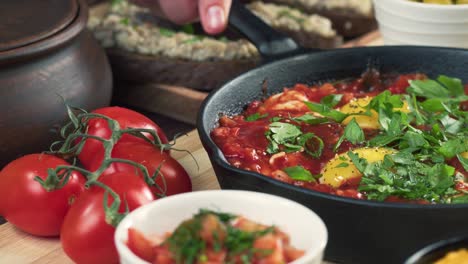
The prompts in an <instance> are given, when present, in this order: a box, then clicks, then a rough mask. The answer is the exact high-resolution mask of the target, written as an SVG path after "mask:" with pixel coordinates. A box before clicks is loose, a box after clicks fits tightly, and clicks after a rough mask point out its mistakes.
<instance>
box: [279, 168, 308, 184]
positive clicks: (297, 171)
mask: <svg viewBox="0 0 468 264" xmlns="http://www.w3.org/2000/svg"><path fill="white" fill-rule="evenodd" d="M283 171H284V172H286V173H287V174H288V175H289V177H290V178H291V179H293V180H296V181H307V182H315V181H316V180H315V178H314V176H312V173H310V171H308V170H306V169H305V168H304V167H302V166H295V167H287V168H284V169H283Z"/></svg>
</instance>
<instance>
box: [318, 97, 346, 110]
mask: <svg viewBox="0 0 468 264" xmlns="http://www.w3.org/2000/svg"><path fill="white" fill-rule="evenodd" d="M341 98H343V95H342V94H330V95H327V96H324V97H323V98H322V99H321V100H320V103H321V104H324V105H326V106H328V107H330V108H333V107H335V106H336V105H337V104H339V103H340V102H341Z"/></svg>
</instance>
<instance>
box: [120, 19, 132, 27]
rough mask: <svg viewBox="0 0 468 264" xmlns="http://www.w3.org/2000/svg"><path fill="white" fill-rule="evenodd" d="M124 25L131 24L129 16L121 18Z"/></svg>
mask: <svg viewBox="0 0 468 264" xmlns="http://www.w3.org/2000/svg"><path fill="white" fill-rule="evenodd" d="M120 23H121V24H122V25H125V26H128V25H129V24H130V19H129V18H128V17H124V18H122V19H121V20H120Z"/></svg>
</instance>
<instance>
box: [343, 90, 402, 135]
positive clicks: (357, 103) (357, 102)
mask: <svg viewBox="0 0 468 264" xmlns="http://www.w3.org/2000/svg"><path fill="white" fill-rule="evenodd" d="M371 100H372V97H369V96H367V97H364V98H358V99H353V100H351V101H350V102H349V103H347V104H346V105H344V106H343V107H341V109H340V112H342V113H344V114H356V115H351V116H348V117H347V118H345V119H344V120H343V122H342V123H343V124H344V125H347V124H348V123H349V122H350V121H351V120H352V119H353V118H354V119H355V120H356V122H357V123H358V125H359V126H360V127H361V128H365V129H379V128H380V124H379V114H378V113H377V112H376V111H374V110H370V115H362V114H363V113H365V112H366V106H367V105H368V104H369V103H370V101H371ZM393 110H394V111H400V112H403V113H409V112H410V110H409V106H408V103H407V102H406V101H403V106H402V107H400V108H395V109H393Z"/></svg>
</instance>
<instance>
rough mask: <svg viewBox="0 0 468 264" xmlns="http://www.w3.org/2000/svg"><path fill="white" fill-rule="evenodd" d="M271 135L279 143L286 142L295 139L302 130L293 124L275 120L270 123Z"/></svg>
mask: <svg viewBox="0 0 468 264" xmlns="http://www.w3.org/2000/svg"><path fill="white" fill-rule="evenodd" d="M269 127H270V131H271V132H272V133H273V135H272V136H271V137H272V138H273V140H275V141H276V142H277V143H279V144H282V143H286V142H287V141H288V140H291V139H294V138H296V137H298V136H300V135H301V134H302V132H301V130H300V129H299V128H298V127H297V126H295V125H292V124H289V123H282V122H274V123H271V124H270V126H269Z"/></svg>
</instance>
